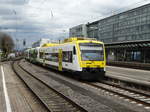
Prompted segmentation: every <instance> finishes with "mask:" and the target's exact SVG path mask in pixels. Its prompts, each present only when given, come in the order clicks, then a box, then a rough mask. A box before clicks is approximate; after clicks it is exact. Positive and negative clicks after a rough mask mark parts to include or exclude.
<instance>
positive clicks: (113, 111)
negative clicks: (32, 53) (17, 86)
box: [22, 62, 148, 112]
mask: <svg viewBox="0 0 150 112" xmlns="http://www.w3.org/2000/svg"><path fill="white" fill-rule="evenodd" d="M22 65H23V66H24V67H25V68H26V69H28V70H30V71H31V72H32V73H34V74H35V75H36V76H37V77H39V78H41V79H44V81H45V82H46V83H47V84H49V85H50V86H52V87H54V88H57V90H58V91H60V92H61V93H63V94H64V95H65V96H67V97H69V98H70V99H72V100H73V101H75V102H76V103H77V104H80V105H81V106H82V107H84V108H85V109H87V110H88V111H90V112H98V111H100V112H148V110H146V109H144V108H143V107H140V106H137V105H136V104H131V103H130V102H129V101H127V100H125V99H120V98H119V97H118V96H116V97H115V96H111V95H110V94H107V93H106V92H103V91H102V90H99V89H96V88H94V87H91V86H89V85H86V84H85V83H82V82H78V81H76V80H72V79H70V78H67V77H64V76H61V75H58V74H56V73H54V72H50V71H48V72H47V70H44V69H42V68H40V67H35V66H34V65H32V64H29V63H27V62H25V63H22ZM29 65H30V67H29ZM31 66H32V67H31ZM33 68H34V69H33ZM35 68H36V69H35ZM37 68H40V69H38V71H37ZM41 74H42V75H41Z"/></svg>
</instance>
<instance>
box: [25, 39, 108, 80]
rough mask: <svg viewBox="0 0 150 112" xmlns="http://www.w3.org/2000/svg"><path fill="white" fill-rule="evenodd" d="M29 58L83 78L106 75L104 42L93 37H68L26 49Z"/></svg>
mask: <svg viewBox="0 0 150 112" xmlns="http://www.w3.org/2000/svg"><path fill="white" fill-rule="evenodd" d="M25 55H26V56H25V57H26V59H27V60H29V61H31V62H34V63H40V64H42V65H43V66H48V67H50V68H54V69H56V70H59V71H70V72H73V74H74V75H76V76H78V77H80V78H81V79H87V80H90V79H101V78H103V77H104V76H105V67H106V58H105V48H104V43H103V42H100V41H97V40H95V39H91V38H75V37H73V38H68V39H65V40H64V42H62V43H59V44H56V43H47V44H44V45H43V46H42V47H37V48H31V49H28V50H26V51H25Z"/></svg>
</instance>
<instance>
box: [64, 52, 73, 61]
mask: <svg viewBox="0 0 150 112" xmlns="http://www.w3.org/2000/svg"><path fill="white" fill-rule="evenodd" d="M63 61H64V62H70V63H72V51H63Z"/></svg>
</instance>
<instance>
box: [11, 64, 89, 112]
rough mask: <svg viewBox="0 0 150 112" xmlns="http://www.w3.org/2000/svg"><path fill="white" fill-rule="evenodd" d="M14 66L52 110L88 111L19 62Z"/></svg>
mask: <svg viewBox="0 0 150 112" xmlns="http://www.w3.org/2000/svg"><path fill="white" fill-rule="evenodd" d="M12 68H13V70H14V72H15V73H16V74H17V75H18V76H19V77H20V78H21V79H22V80H23V81H24V83H25V84H26V85H27V86H28V87H29V89H30V90H31V91H32V92H33V93H34V94H35V95H36V96H37V97H38V98H39V100H40V101H41V102H42V103H43V104H44V105H45V106H46V107H47V109H48V110H49V111H50V112H87V111H86V110H85V109H84V108H82V107H81V106H79V105H77V104H76V103H75V102H73V101H72V100H71V99H69V98H67V97H65V96H64V95H63V94H61V93H60V92H58V91H57V89H54V88H51V87H50V86H48V85H47V84H45V83H44V82H43V81H41V80H39V79H38V78H37V77H35V76H34V75H32V74H31V73H29V72H28V71H26V70H25V69H24V68H22V67H21V66H20V65H19V62H14V63H13V65H12Z"/></svg>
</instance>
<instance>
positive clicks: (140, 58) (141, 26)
mask: <svg viewBox="0 0 150 112" xmlns="http://www.w3.org/2000/svg"><path fill="white" fill-rule="evenodd" d="M86 27H87V36H88V37H91V38H96V39H97V40H100V41H103V42H104V43H105V46H106V52H107V62H108V63H109V62H113V61H115V62H116V61H118V62H119V61H121V62H134V63H135V62H139V63H150V4H147V5H144V6H140V7H137V8H135V9H131V10H128V11H126V12H122V13H119V14H116V15H112V16H110V17H107V18H104V19H101V20H98V21H94V22H92V23H88V24H86Z"/></svg>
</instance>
